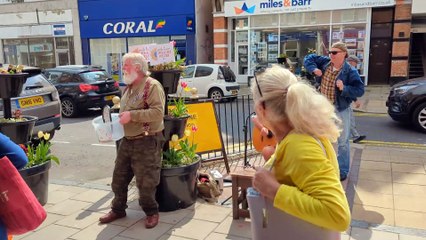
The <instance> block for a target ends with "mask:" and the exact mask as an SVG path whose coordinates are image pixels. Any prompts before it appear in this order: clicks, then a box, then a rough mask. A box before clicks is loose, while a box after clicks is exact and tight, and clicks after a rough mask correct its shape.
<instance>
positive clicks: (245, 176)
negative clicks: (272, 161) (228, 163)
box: [231, 168, 256, 219]
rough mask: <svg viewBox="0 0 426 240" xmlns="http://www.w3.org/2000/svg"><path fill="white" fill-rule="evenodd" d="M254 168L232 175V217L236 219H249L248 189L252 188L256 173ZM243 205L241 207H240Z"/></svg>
mask: <svg viewBox="0 0 426 240" xmlns="http://www.w3.org/2000/svg"><path fill="white" fill-rule="evenodd" d="M255 172H256V171H255V170H254V169H253V168H244V169H242V170H238V171H235V172H232V173H231V177H232V217H233V218H234V219H239V218H240V217H242V218H249V217H250V213H249V210H248V204H247V198H246V194H247V188H249V187H251V183H252V180H253V176H254V173H255ZM240 204H241V207H240Z"/></svg>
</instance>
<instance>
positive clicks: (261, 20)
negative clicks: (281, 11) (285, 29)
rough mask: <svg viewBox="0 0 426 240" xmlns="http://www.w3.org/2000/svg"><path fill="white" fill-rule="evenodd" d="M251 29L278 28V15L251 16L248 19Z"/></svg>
mask: <svg viewBox="0 0 426 240" xmlns="http://www.w3.org/2000/svg"><path fill="white" fill-rule="evenodd" d="M250 25H251V27H271V26H278V15H276V14H271V15H260V16H253V17H251V19H250Z"/></svg>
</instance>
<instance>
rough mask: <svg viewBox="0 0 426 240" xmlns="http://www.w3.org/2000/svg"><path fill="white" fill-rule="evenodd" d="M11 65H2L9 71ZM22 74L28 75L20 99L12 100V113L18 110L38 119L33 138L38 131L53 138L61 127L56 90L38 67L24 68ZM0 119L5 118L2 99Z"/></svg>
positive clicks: (59, 107)
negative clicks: (46, 133)
mask: <svg viewBox="0 0 426 240" xmlns="http://www.w3.org/2000/svg"><path fill="white" fill-rule="evenodd" d="M8 66H9V64H1V66H0V67H1V68H4V69H7V68H8ZM22 72H25V73H28V79H27V81H26V82H25V83H24V86H23V89H22V92H21V94H19V97H16V98H12V99H11V103H12V111H15V110H17V109H19V110H21V111H22V114H23V115H30V116H35V117H37V118H38V119H37V121H36V122H35V126H34V129H33V137H36V136H37V133H38V131H43V132H48V133H50V137H51V138H52V137H53V135H54V134H55V131H56V130H59V129H60V127H61V104H60V101H59V95H58V91H57V90H56V88H55V87H54V86H53V85H52V84H51V83H49V82H48V81H47V79H46V78H45V77H44V75H43V74H42V73H41V69H40V68H38V67H30V66H24V69H23V70H22ZM0 117H3V101H2V100H1V99H0Z"/></svg>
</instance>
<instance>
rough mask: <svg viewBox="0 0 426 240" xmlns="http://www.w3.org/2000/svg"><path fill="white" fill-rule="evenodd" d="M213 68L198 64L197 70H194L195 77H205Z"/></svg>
mask: <svg viewBox="0 0 426 240" xmlns="http://www.w3.org/2000/svg"><path fill="white" fill-rule="evenodd" d="M212 72H213V68H211V67H206V66H198V67H197V71H196V72H195V77H205V76H209V75H210V74H212Z"/></svg>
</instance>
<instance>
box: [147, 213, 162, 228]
mask: <svg viewBox="0 0 426 240" xmlns="http://www.w3.org/2000/svg"><path fill="white" fill-rule="evenodd" d="M159 218H160V216H159V215H158V213H157V214H154V215H152V216H146V218H145V227H146V228H153V227H155V226H157V224H158V219H159Z"/></svg>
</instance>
